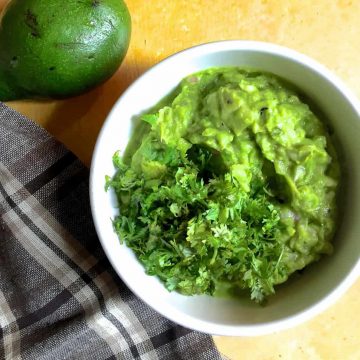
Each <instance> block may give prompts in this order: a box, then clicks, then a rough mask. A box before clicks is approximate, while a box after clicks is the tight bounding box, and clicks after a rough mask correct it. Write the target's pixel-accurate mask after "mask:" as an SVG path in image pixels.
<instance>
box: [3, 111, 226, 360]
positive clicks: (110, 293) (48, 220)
mask: <svg viewBox="0 0 360 360" xmlns="http://www.w3.org/2000/svg"><path fill="white" fill-rule="evenodd" d="M88 177H89V172H88V169H86V168H85V167H84V166H83V165H82V164H81V163H80V161H79V160H78V159H77V158H76V157H75V156H74V155H73V154H72V153H70V152H69V151H68V150H66V149H65V148H64V147H63V146H62V145H61V144H59V143H58V142H57V141H56V140H55V139H54V138H52V137H51V136H50V135H49V134H48V133H47V132H46V131H44V130H43V129H41V128H40V127H38V126H37V125H35V124H34V123H33V122H31V121H30V120H28V119H27V118H25V117H23V116H22V115H20V114H18V113H17V112H15V111H14V110H11V109H9V108H8V107H6V106H5V105H3V104H0V215H1V217H0V244H1V245H0V359H11V360H12V359H36V360H41V359H52V360H57V359H87V360H88V359H100V360H101V359H149V360H152V359H169V360H177V359H191V360H196V359H201V360H215V359H221V358H222V357H221V355H220V354H219V353H218V351H217V350H216V348H215V346H214V343H213V341H212V338H211V337H210V336H208V335H205V334H200V333H198V332H194V331H191V330H189V329H186V328H183V327H181V326H177V325H175V324H174V323H172V322H170V321H169V320H166V319H165V318H163V317H162V316H160V315H159V314H157V313H156V312H154V311H153V310H152V309H150V308H149V307H148V306H147V305H146V304H144V303H143V302H142V301H141V300H139V299H138V298H136V297H135V295H133V294H132V293H131V292H130V291H129V289H128V288H127V287H126V286H125V285H124V283H123V282H122V281H121V280H120V279H119V277H118V276H117V275H116V274H115V273H114V271H113V270H112V268H111V266H110V264H109V262H108V261H107V259H106V257H105V254H104V252H103V251H102V248H101V246H100V243H99V241H98V239H97V237H96V233H95V229H94V226H93V224H92V220H91V214H90V205H89V197H88Z"/></svg>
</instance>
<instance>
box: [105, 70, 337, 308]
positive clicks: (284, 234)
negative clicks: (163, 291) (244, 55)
mask: <svg viewBox="0 0 360 360" xmlns="http://www.w3.org/2000/svg"><path fill="white" fill-rule="evenodd" d="M141 120H143V121H144V124H145V123H146V126H147V128H146V129H145V131H144V132H143V133H142V136H141V139H140V140H141V141H140V142H139V146H138V147H137V148H136V149H135V150H132V151H131V156H128V157H122V156H120V154H119V153H117V154H115V155H114V164H115V166H116V168H117V172H116V175H115V176H114V177H113V178H111V179H110V178H108V179H107V187H111V188H113V189H114V190H115V192H116V194H117V198H118V202H119V208H120V213H119V215H118V216H117V217H116V218H115V219H114V220H113V224H114V228H115V231H116V232H117V233H118V235H119V238H120V240H121V241H125V243H126V245H127V246H129V247H130V248H131V249H133V251H134V252H135V254H136V255H137V257H138V259H139V260H140V261H141V262H142V263H143V265H144V267H145V269H146V272H147V273H148V274H150V275H156V276H158V277H159V278H160V279H161V280H162V281H163V282H164V285H165V286H166V288H167V289H168V290H170V291H172V290H176V291H179V292H180V293H182V294H185V295H194V294H210V295H216V294H217V293H218V292H219V291H220V289H222V288H224V287H227V288H229V289H230V288H231V289H241V291H245V292H247V293H248V294H249V296H250V297H251V299H253V300H255V301H257V302H262V301H263V300H264V299H266V297H267V296H269V295H271V294H273V293H274V291H275V290H274V286H275V285H277V284H280V283H283V282H284V281H286V280H287V279H288V278H289V276H290V275H291V274H293V273H294V272H296V271H297V270H301V269H303V268H304V267H305V266H306V265H308V264H310V263H312V262H314V261H317V260H318V259H319V258H320V257H321V255H323V254H330V253H331V251H332V245H331V239H332V236H333V233H334V229H335V221H336V191H337V187H338V183H339V165H338V161H337V156H336V153H335V151H334V148H333V146H332V144H331V139H330V135H329V133H328V131H327V127H326V126H325V124H324V123H323V122H321V121H320V119H319V118H318V117H317V116H316V115H315V114H314V112H313V111H312V110H311V109H310V107H309V105H307V104H306V102H305V101H303V99H302V98H301V97H300V96H299V95H298V94H297V92H296V91H295V90H294V89H293V88H292V87H291V86H289V85H288V84H286V83H285V82H283V81H282V80H281V79H279V78H277V77H276V76H274V75H272V74H268V73H262V72H259V71H252V70H245V69H240V68H236V67H228V68H210V69H207V70H205V71H201V72H199V73H195V74H192V75H190V76H188V77H186V78H185V79H184V80H182V81H181V83H180V85H179V86H178V88H177V89H176V90H175V91H174V92H173V93H172V94H171V95H169V96H168V97H167V98H165V99H164V100H163V101H162V102H161V103H160V104H159V105H158V106H156V107H155V108H154V109H152V110H151V111H149V113H147V114H144V115H142V116H141ZM134 136H139V135H138V134H136V133H135V134H134Z"/></svg>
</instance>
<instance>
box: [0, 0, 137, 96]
mask: <svg viewBox="0 0 360 360" xmlns="http://www.w3.org/2000/svg"><path fill="white" fill-rule="evenodd" d="M130 33H131V19H130V14H129V11H128V9H127V7H126V4H125V3H124V2H123V1H122V0H66V1H63V0H12V1H10V3H8V5H7V7H6V8H5V9H4V11H3V14H2V19H1V23H0V100H1V101H10V100H19V99H29V98H55V99H56V98H66V97H70V96H75V95H79V94H81V93H84V92H86V91H88V90H90V89H92V88H94V87H95V86H97V85H99V84H101V83H102V82H104V81H105V80H107V79H108V78H109V77H111V75H113V74H114V72H115V71H116V70H117V69H118V67H119V66H120V64H121V62H122V60H123V59H124V57H125V54H126V52H127V49H128V46H129V41H130Z"/></svg>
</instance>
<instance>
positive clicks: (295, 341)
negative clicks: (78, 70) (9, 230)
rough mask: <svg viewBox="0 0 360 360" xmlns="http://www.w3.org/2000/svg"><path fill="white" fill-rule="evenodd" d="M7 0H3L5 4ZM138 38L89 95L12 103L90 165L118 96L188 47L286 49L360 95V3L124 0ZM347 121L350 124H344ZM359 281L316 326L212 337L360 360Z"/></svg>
mask: <svg viewBox="0 0 360 360" xmlns="http://www.w3.org/2000/svg"><path fill="white" fill-rule="evenodd" d="M5 2H6V1H5V0H0V7H2V6H3V5H4V3H5ZM127 4H128V6H129V9H130V12H131V14H132V24H133V34H132V40H131V45H130V49H129V52H128V54H127V57H126V60H125V62H124V63H123V65H122V66H121V68H120V69H119V71H118V72H117V73H116V75H115V76H114V77H113V78H112V79H110V80H109V81H108V82H107V83H106V84H104V85H103V86H101V87H99V88H97V89H95V90H93V91H91V92H89V93H87V94H86V95H83V96H80V97H77V98H73V99H69V100H64V101H48V102H32V101H31V102H25V101H22V102H12V103H8V104H7V105H8V106H11V107H13V108H14V109H16V110H18V111H20V112H21V113H23V114H25V115H27V116H28V117H30V118H31V119H33V120H34V121H36V122H37V123H39V124H41V125H42V126H44V127H45V128H46V129H47V130H48V131H49V132H50V133H52V134H53V135H54V136H55V137H56V138H57V139H59V140H60V141H62V142H63V143H64V144H65V145H66V146H67V147H68V148H69V149H70V150H72V151H73V152H74V153H75V154H76V155H77V156H78V157H79V158H80V159H81V160H82V161H83V162H84V163H85V164H86V165H89V164H90V159H91V153H92V150H93V147H94V143H95V140H96V137H97V134H98V132H99V129H100V127H101V125H102V123H103V121H104V119H105V117H106V115H107V114H108V112H109V110H110V109H111V107H112V105H113V104H114V102H115V101H116V99H117V98H118V97H119V96H120V95H121V93H122V92H123V91H124V90H125V89H126V88H127V86H128V85H129V84H130V83H131V82H132V81H134V79H136V78H137V77H138V76H139V75H140V74H141V73H143V72H144V71H145V70H146V69H148V68H149V67H150V66H152V65H153V64H155V63H157V62H159V61H160V60H161V59H163V58H164V57H166V56H168V55H170V54H172V53H174V52H176V51H178V50H181V49H184V48H186V47H189V46H192V45H195V44H199V43H203V42H208V41H213V40H222V39H251V40H262V41H270V42H274V43H278V44H282V45H286V46H289V47H291V48H294V49H296V50H299V51H301V52H303V53H305V54H308V55H310V56H312V57H313V58H315V59H317V60H319V61H320V62H322V63H324V64H325V65H327V66H328V67H329V68H330V69H331V70H333V71H334V72H335V73H336V74H337V75H339V76H340V77H342V78H343V80H344V81H345V82H346V83H347V84H348V85H349V87H350V88H352V89H353V91H354V92H355V93H356V94H357V95H358V96H360V63H359V60H360V0H354V1H351V0H336V1H335V0H316V1H314V0H268V1H266V0H253V1H251V0H192V1H186V0H172V1H169V0H152V1H146V0H127ZM344 121H345V120H344ZM359 298H360V280H359V281H358V282H357V283H356V284H355V285H354V286H353V287H352V288H351V289H350V290H349V291H348V292H347V293H346V295H345V296H343V297H342V298H341V300H339V301H338V302H337V303H336V304H335V305H334V306H332V307H331V308H330V309H329V310H327V311H326V312H324V313H323V314H322V315H320V316H317V317H316V318H315V319H313V320H312V321H309V322H307V323H306V324H304V325H301V326H298V327H296V328H294V329H292V330H288V331H285V332H281V333H277V334H273V335H268V336H262V337H258V338H231V337H228V338H226V337H214V339H215V342H216V344H217V346H218V347H219V349H220V351H221V352H222V353H223V354H224V355H226V356H227V357H228V358H229V359H241V360H247V359H249V360H256V359H259V360H260V359H261V360H265V359H266V360H270V359H282V360H283V359H306V360H307V359H316V360H318V359H326V360H328V359H339V360H347V359H349V360H356V359H360V326H359V323H360V301H359V300H358V299H359Z"/></svg>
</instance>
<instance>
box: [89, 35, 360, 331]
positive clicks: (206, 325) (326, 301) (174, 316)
mask: <svg viewBox="0 0 360 360" xmlns="http://www.w3.org/2000/svg"><path fill="white" fill-rule="evenodd" d="M229 50H236V51H259V52H263V53H267V54H270V55H277V56H281V57H285V58H287V59H289V60H290V61H292V62H295V63H299V64H301V65H303V66H304V65H305V66H306V67H307V68H309V69H311V70H313V71H315V72H316V73H317V74H319V75H320V76H322V77H323V78H325V79H326V80H327V81H328V82H329V83H331V85H332V86H333V87H334V88H335V89H336V90H337V91H338V92H340V93H341V94H342V95H343V97H344V98H345V99H346V100H347V101H348V103H349V104H350V105H351V106H352V108H353V109H354V111H355V112H356V113H357V114H358V116H359V119H360V102H359V100H358V99H357V97H356V96H355V95H354V94H353V93H352V91H351V90H349V89H348V88H347V86H346V85H345V84H344V83H343V81H342V80H341V79H340V78H338V77H337V76H336V75H335V74H333V73H332V72H331V71H330V70H328V69H327V68H326V67H325V66H324V65H322V64H320V63H319V62H317V61H316V60H314V59H312V58H310V57H309V56H307V55H304V54H302V53H300V52H298V51H296V50H293V49H290V48H288V47H285V46H281V45H277V44H273V43H270V42H262V41H251V40H222V41H213V42H207V43H202V44H199V45H195V46H192V47H190V48H186V49H184V50H181V51H179V52H176V53H174V54H172V55H170V56H168V57H166V58H165V59H163V60H161V61H160V62H159V63H157V64H155V65H153V66H151V67H150V68H149V69H147V70H146V71H145V72H144V73H143V74H142V75H140V76H139V77H138V78H137V79H136V80H135V81H134V82H133V83H132V84H130V86H129V87H128V88H127V89H126V90H125V91H124V92H123V93H122V95H121V96H120V97H119V98H118V100H117V101H116V102H115V104H114V105H113V107H112V109H111V111H110V112H109V114H108V115H107V117H106V119H105V121H104V123H103V125H102V128H101V130H100V132H99V135H98V137H97V140H96V144H95V147H94V152H93V156H92V160H91V167H90V182H89V195H90V206H91V213H92V217H93V221H94V225H95V229H96V232H97V235H98V237H99V240H100V243H101V245H102V248H103V250H104V252H105V254H106V256H107V258H108V260H109V261H110V263H111V265H112V267H113V269H114V270H115V272H116V273H117V274H118V275H119V276H120V278H121V279H122V281H124V283H125V284H126V285H127V287H128V288H129V289H130V290H131V291H132V292H133V293H134V294H135V295H136V296H137V297H138V298H140V299H141V300H142V301H144V302H145V303H147V305H149V306H150V307H151V308H152V309H154V310H155V311H156V312H158V313H159V314H161V315H162V316H164V317H166V318H168V319H169V320H171V321H173V322H175V323H177V324H179V325H182V326H184V327H187V328H190V329H192V330H195V331H199V332H203V333H208V334H212V335H225V336H259V335H266V334H271V333H274V332H277V331H281V330H286V329H289V328H292V327H294V326H297V325H299V324H301V323H303V322H305V321H307V320H310V319H311V318H313V317H315V316H316V315H318V314H320V313H321V312H322V311H324V310H325V309H327V308H328V307H329V306H331V305H332V304H334V303H335V302H336V301H337V300H338V299H339V298H340V297H341V296H342V295H343V294H344V293H345V292H346V291H347V290H348V289H349V288H350V287H351V286H352V285H353V284H354V283H355V281H356V280H357V278H358V277H359V276H360V258H359V259H358V261H357V263H356V264H355V265H354V267H353V268H352V270H351V271H350V272H349V273H348V274H347V275H346V277H345V278H344V279H343V280H342V281H341V282H340V283H339V284H338V285H337V286H336V287H335V288H334V289H333V290H332V291H331V292H330V293H328V294H327V295H326V296H325V297H324V298H322V299H321V300H320V301H318V302H316V303H314V304H313V305H311V306H309V307H308V308H306V309H304V310H302V311H299V312H297V313H295V314H293V315H290V316H287V317H285V318H282V319H280V320H276V321H270V322H266V323H258V324H250V325H220V324H214V323H212V322H207V321H205V320H200V319H195V318H193V317H192V316H190V315H187V314H184V313H182V312H181V311H178V310H176V311H174V310H171V311H169V310H168V309H159V308H158V307H157V306H156V301H150V300H149V299H147V298H144V297H143V294H140V293H139V292H138V291H137V290H136V289H134V288H133V286H132V284H131V282H129V281H128V280H127V279H126V278H125V277H122V276H121V271H120V270H119V269H118V268H117V263H118V261H117V259H115V258H114V256H113V255H112V251H111V245H110V244H109V243H108V242H107V240H106V239H104V238H103V237H102V231H101V226H100V223H99V220H98V217H97V212H96V211H95V209H96V207H95V190H96V191H98V190H97V189H94V186H93V183H94V179H95V177H96V167H97V166H96V164H97V163H98V162H99V161H101V158H99V149H100V146H101V144H102V143H103V141H104V134H105V132H106V128H107V125H108V124H109V122H110V119H111V118H112V117H113V115H114V114H115V113H116V112H117V109H118V107H119V105H120V104H121V103H123V102H125V101H126V98H127V96H128V94H129V93H130V94H131V92H132V89H133V88H134V87H136V86H138V84H139V83H141V81H143V79H144V78H146V77H149V76H151V74H152V72H154V71H155V70H157V69H158V68H159V67H162V66H164V65H165V64H168V63H169V62H171V61H172V60H173V58H175V57H176V58H181V57H184V58H186V57H188V56H199V55H206V54H207V55H209V54H211V53H213V52H223V51H229ZM104 175H105V174H104Z"/></svg>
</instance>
